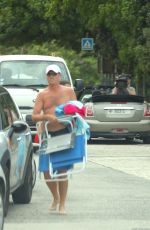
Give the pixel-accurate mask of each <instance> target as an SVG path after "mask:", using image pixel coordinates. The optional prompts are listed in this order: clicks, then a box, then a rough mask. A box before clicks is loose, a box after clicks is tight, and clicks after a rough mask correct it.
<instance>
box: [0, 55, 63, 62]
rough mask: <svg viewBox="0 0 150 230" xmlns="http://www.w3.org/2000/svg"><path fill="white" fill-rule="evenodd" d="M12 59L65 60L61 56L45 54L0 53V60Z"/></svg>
mask: <svg viewBox="0 0 150 230" xmlns="http://www.w3.org/2000/svg"><path fill="white" fill-rule="evenodd" d="M14 60H16V61H17V60H31V61H32V60H37V61H60V62H65V61H64V59H63V58H61V57H55V56H46V55H29V54H23V55H22V54H17V55H0V62H2V61H14Z"/></svg>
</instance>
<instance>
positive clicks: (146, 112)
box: [144, 108, 150, 117]
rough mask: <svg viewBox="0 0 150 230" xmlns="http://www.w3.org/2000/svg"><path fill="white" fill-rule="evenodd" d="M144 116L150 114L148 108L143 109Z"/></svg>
mask: <svg viewBox="0 0 150 230" xmlns="http://www.w3.org/2000/svg"><path fill="white" fill-rule="evenodd" d="M144 116H145V117H149V116H150V109H149V108H145V110H144Z"/></svg>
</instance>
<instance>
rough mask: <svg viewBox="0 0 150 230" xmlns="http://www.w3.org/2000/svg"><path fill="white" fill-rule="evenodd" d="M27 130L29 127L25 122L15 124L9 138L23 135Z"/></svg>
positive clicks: (9, 132)
mask: <svg viewBox="0 0 150 230" xmlns="http://www.w3.org/2000/svg"><path fill="white" fill-rule="evenodd" d="M26 129H27V125H26V124H25V123H23V122H20V121H19V122H14V123H13V124H12V126H11V127H10V129H9V131H8V138H11V137H12V135H13V133H14V132H15V133H21V132H24V131H25V130H26Z"/></svg>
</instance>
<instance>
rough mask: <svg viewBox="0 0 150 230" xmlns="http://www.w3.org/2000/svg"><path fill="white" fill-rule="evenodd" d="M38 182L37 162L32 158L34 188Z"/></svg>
mask: <svg viewBox="0 0 150 230" xmlns="http://www.w3.org/2000/svg"><path fill="white" fill-rule="evenodd" d="M35 182H36V162H35V159H33V160H32V188H34V186H35Z"/></svg>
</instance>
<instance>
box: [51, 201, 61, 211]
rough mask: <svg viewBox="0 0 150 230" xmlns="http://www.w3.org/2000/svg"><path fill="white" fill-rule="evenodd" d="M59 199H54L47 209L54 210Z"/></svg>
mask: <svg viewBox="0 0 150 230" xmlns="http://www.w3.org/2000/svg"><path fill="white" fill-rule="evenodd" d="M58 204H59V201H58V200H54V201H53V202H52V204H51V207H50V208H49V211H56V210H57V207H58Z"/></svg>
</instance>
